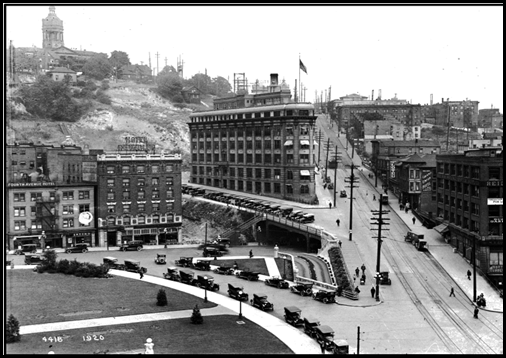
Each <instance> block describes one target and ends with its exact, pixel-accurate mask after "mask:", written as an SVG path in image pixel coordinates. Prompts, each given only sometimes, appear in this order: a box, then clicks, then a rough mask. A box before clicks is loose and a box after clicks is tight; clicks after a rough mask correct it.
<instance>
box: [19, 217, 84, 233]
mask: <svg viewBox="0 0 506 358" xmlns="http://www.w3.org/2000/svg"><path fill="white" fill-rule="evenodd" d="M74 226H75V220H74V219H73V218H66V219H63V220H62V227H64V228H69V227H74ZM87 226H91V225H90V224H86V225H85V224H81V223H79V227H87ZM30 229H32V230H41V229H42V222H40V221H31V223H30ZM26 230H27V226H26V221H25V220H15V221H14V231H26Z"/></svg>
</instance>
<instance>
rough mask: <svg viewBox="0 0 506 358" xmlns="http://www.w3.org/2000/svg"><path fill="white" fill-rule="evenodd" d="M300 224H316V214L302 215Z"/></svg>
mask: <svg viewBox="0 0 506 358" xmlns="http://www.w3.org/2000/svg"><path fill="white" fill-rule="evenodd" d="M299 222H300V223H302V224H310V223H313V222H314V214H309V213H308V214H304V215H302V217H301V218H300V219H299Z"/></svg>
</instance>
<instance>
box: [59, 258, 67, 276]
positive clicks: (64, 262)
mask: <svg viewBox="0 0 506 358" xmlns="http://www.w3.org/2000/svg"><path fill="white" fill-rule="evenodd" d="M69 267H70V261H69V260H67V259H63V260H60V261H58V265H57V267H56V269H57V271H58V272H60V273H64V274H68V270H69Z"/></svg>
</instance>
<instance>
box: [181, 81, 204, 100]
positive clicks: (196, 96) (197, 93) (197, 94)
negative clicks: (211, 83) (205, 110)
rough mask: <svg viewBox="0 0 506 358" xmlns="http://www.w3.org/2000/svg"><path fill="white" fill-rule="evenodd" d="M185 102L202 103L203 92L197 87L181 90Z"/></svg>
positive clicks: (187, 87)
mask: <svg viewBox="0 0 506 358" xmlns="http://www.w3.org/2000/svg"><path fill="white" fill-rule="evenodd" d="M181 95H182V96H183V98H184V100H185V102H187V103H200V100H201V95H202V91H201V90H200V89H198V88H197V87H195V86H193V85H192V86H186V87H183V89H182V90H181Z"/></svg>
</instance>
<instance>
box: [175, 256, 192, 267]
mask: <svg viewBox="0 0 506 358" xmlns="http://www.w3.org/2000/svg"><path fill="white" fill-rule="evenodd" d="M175 263H176V266H182V267H193V257H180V258H179V260H176V261H175Z"/></svg>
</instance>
